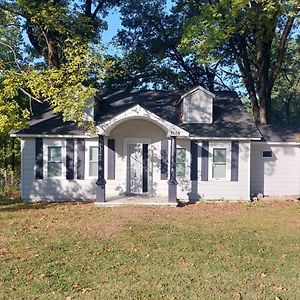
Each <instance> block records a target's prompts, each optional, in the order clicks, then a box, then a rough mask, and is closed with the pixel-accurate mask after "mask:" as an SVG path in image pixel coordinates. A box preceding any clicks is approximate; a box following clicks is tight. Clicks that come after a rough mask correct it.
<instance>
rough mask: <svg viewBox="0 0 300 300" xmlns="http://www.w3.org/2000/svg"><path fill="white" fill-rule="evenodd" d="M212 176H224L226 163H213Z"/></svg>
mask: <svg viewBox="0 0 300 300" xmlns="http://www.w3.org/2000/svg"><path fill="white" fill-rule="evenodd" d="M212 177H213V178H226V165H213V169H212Z"/></svg>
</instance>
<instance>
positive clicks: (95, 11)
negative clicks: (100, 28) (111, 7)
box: [92, 0, 105, 20]
mask: <svg viewBox="0 0 300 300" xmlns="http://www.w3.org/2000/svg"><path fill="white" fill-rule="evenodd" d="M104 3H105V0H102V1H99V2H98V4H97V6H96V8H95V10H94V12H93V14H92V19H93V20H94V19H95V18H96V17H97V14H98V12H99V10H100V9H101V8H102V6H103V5H104Z"/></svg>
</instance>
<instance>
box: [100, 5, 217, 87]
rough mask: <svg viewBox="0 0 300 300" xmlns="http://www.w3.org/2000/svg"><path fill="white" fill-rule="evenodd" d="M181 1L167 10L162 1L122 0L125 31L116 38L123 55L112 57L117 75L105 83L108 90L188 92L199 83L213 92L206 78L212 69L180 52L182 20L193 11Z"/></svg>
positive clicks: (121, 11) (192, 54)
mask: <svg viewBox="0 0 300 300" xmlns="http://www.w3.org/2000/svg"><path fill="white" fill-rule="evenodd" d="M181 2H182V1H178V3H177V4H176V5H174V6H173V7H172V8H167V4H166V1H165V0H147V1H142V0H139V1H123V3H122V5H121V8H120V13H121V20H122V25H123V27H124V29H122V30H120V31H119V32H118V34H117V37H116V39H115V44H116V45H117V46H118V47H120V48H121V49H122V51H123V52H122V57H114V58H113V59H114V60H115V66H114V68H115V71H116V72H114V73H113V74H112V75H111V76H110V77H109V78H108V79H107V80H106V81H105V85H106V86H107V87H109V88H110V87H128V86H131V87H149V86H150V87H152V88H153V87H154V88H179V89H187V88H188V87H191V86H195V85H199V84H201V85H202V86H204V87H207V88H208V89H210V90H213V89H214V84H213V83H212V81H213V80H212V81H211V80H210V79H209V78H208V77H209V76H211V75H212V76H213V75H214V72H215V70H214V69H213V66H204V65H203V64H201V63H197V61H196V56H195V55H194V53H192V52H189V53H186V54H184V53H182V51H180V49H179V43H180V40H181V38H182V37H181V34H182V28H183V24H184V21H185V20H186V19H187V18H188V17H189V16H191V15H192V8H187V7H186V6H184V5H182V3H181ZM213 77H214V76H213Z"/></svg>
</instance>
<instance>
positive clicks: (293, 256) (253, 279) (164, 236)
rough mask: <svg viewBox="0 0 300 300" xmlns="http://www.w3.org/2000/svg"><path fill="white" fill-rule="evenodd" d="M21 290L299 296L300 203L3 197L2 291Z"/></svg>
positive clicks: (22, 294) (50, 294)
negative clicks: (171, 203)
mask: <svg viewBox="0 0 300 300" xmlns="http://www.w3.org/2000/svg"><path fill="white" fill-rule="evenodd" d="M276 297H278V298H276ZM21 298H22V299H37V298H38V299H68V300H69V299H275V298H276V299H300V204H298V203H295V202H292V201H286V202H272V201H270V202H259V203H254V204H250V203H226V202H222V203H210V204H205V203H202V204H196V205H190V206H186V207H183V208H158V207H129V206H127V207H118V208H101V207H95V205H93V204H79V203H64V204H49V203H37V204H23V203H19V202H17V201H15V203H13V202H12V201H8V200H7V201H6V200H3V199H2V200H0V299H21Z"/></svg>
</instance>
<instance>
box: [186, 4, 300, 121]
mask: <svg viewBox="0 0 300 300" xmlns="http://www.w3.org/2000/svg"><path fill="white" fill-rule="evenodd" d="M191 2H192V3H195V14H194V16H192V17H191V18H190V19H189V20H188V21H187V22H186V26H185V29H184V34H183V38H182V42H181V48H182V49H183V51H186V52H188V53H189V52H191V51H193V52H194V53H196V54H197V57H198V60H199V62H204V63H211V62H214V61H220V60H221V61H222V63H223V64H227V65H228V67H232V66H234V65H235V66H237V67H238V69H239V75H240V78H241V80H242V82H243V84H244V86H245V88H246V90H247V92H248V95H249V98H250V100H251V102H252V105H253V113H254V116H255V119H256V121H258V122H260V123H266V122H267V123H269V122H271V96H272V92H273V88H274V84H275V82H276V80H277V78H278V76H279V74H280V72H281V67H282V62H283V61H284V59H285V56H286V46H287V45H288V41H290V40H293V39H294V38H295V34H296V33H297V29H299V10H300V7H299V3H298V1H295V0H285V1H279V0H260V1H258V0H257V1H244V0H215V1H201V2H196V1H195V2H194V1H191ZM196 3H197V4H196Z"/></svg>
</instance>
